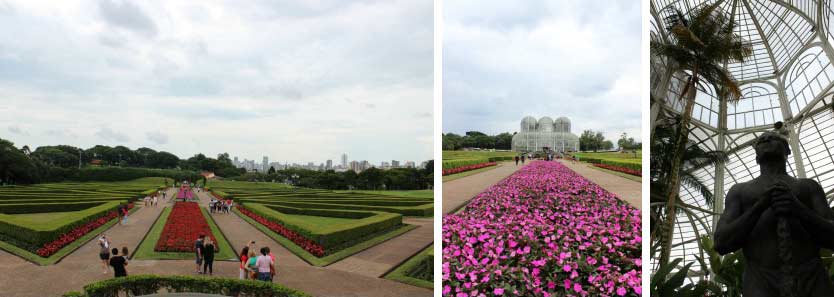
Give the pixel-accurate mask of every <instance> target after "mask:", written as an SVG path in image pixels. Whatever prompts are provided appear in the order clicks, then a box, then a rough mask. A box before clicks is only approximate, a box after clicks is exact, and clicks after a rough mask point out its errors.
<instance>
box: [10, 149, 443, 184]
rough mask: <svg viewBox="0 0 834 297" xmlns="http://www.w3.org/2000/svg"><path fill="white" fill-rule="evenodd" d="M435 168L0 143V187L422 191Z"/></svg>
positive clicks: (431, 164)
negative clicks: (266, 166)
mask: <svg viewBox="0 0 834 297" xmlns="http://www.w3.org/2000/svg"><path fill="white" fill-rule="evenodd" d="M79 160H80V164H79ZM93 160H99V161H97V163H100V165H99V166H91V165H90V163H91V161H93ZM433 166H434V165H433V162H432V161H429V162H428V165H427V166H426V167H425V168H419V169H417V168H396V169H391V170H380V169H377V168H370V169H367V170H365V171H362V172H360V173H358V174H357V173H355V172H353V171H345V172H335V171H333V170H328V171H315V170H305V169H296V168H291V169H285V170H275V169H274V168H270V170H269V172H268V173H258V172H246V170H245V169H243V168H236V167H235V166H234V165H233V164H232V160H231V158H229V154H228V153H222V154H219V155H217V158H211V157H207V156H205V155H204V154H202V153H199V154H196V155H194V156H192V157H190V158H188V159H185V160H183V159H180V158H179V157H177V156H176V155H174V154H171V153H168V152H164V151H155V150H153V149H150V148H145V147H143V148H139V149H136V150H131V149H129V148H127V147H124V146H116V147H108V146H104V145H96V146H94V147H92V148H89V149H86V150H85V149H81V148H77V147H73V146H69V145H55V146H42V147H38V148H37V149H35V150H34V151H31V150H30V149H29V147H28V146H23V147H21V148H17V147H15V145H14V143H12V142H11V141H8V140H4V139H0V185H5V184H33V183H41V182H60V181H66V180H73V181H93V180H97V181H118V180H130V179H135V178H139V177H146V176H163V177H169V178H172V179H174V180H190V181H197V180H199V179H200V178H201V177H200V174H199V172H200V171H211V172H214V173H215V175H217V176H221V177H224V178H229V179H233V180H242V181H269V182H281V183H290V184H294V185H297V186H301V187H308V188H319V189H332V190H342V189H362V190H365V189H366V190H381V189H389V190H418V189H427V188H429V187H430V185H431V184H432V183H433V180H434V179H433V175H432V169H433Z"/></svg>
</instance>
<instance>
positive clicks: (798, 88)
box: [785, 46, 834, 115]
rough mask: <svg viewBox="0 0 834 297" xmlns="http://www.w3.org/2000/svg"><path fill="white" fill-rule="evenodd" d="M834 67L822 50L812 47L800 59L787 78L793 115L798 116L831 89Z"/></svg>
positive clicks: (787, 93)
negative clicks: (826, 90) (825, 91)
mask: <svg viewBox="0 0 834 297" xmlns="http://www.w3.org/2000/svg"><path fill="white" fill-rule="evenodd" d="M832 79H834V67H832V66H831V61H830V60H829V59H828V56H826V54H825V52H824V51H823V50H822V48H820V47H818V46H815V47H811V48H809V49H808V50H806V51H805V52H803V53H802V55H801V56H800V57H799V59H798V60H797V61H796V62H795V63H794V64H793V66H792V67H791V69H790V71H788V74H787V76H786V77H785V85H786V88H785V94H786V96H787V98H788V105H790V107H791V114H792V115H796V114H798V113H799V112H800V111H801V110H802V109H803V108H805V106H807V105H808V104H810V103H811V102H813V100H814V99H815V98H816V97H817V95H818V94H821V93H822V92H823V90H825V89H826V88H828V87H829V84H831V82H832Z"/></svg>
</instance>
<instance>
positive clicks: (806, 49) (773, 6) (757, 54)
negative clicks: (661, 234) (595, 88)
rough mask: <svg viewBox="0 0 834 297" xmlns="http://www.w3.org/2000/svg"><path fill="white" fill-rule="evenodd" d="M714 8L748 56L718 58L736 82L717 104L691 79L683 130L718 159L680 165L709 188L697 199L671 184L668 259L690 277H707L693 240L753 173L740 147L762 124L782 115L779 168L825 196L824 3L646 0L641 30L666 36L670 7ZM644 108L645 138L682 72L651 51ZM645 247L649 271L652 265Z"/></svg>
mask: <svg viewBox="0 0 834 297" xmlns="http://www.w3.org/2000/svg"><path fill="white" fill-rule="evenodd" d="M715 3H718V9H719V10H721V11H722V12H723V13H724V14H725V15H727V16H728V17H731V18H732V20H733V21H735V22H736V24H737V25H736V28H735V31H736V32H735V33H736V34H738V35H739V36H741V38H742V39H743V40H744V41H745V42H747V43H748V45H750V47H751V48H752V54H751V55H750V56H749V57H748V58H747V59H746V60H745V61H744V62H743V63H726V62H725V63H724V68H725V69H727V70H728V71H729V72H730V74H731V75H732V76H733V77H734V78H735V79H736V80H737V81H738V83H739V86H740V89H741V99H740V100H739V101H738V102H736V103H729V104H727V103H723V104H722V103H721V101H720V100H718V96H717V95H716V91H715V89H714V86H712V85H709V84H705V83H704V84H700V85H698V88H697V96H696V100H695V105H694V108H693V110H692V123H691V124H690V127H691V128H692V130H691V132H690V134H689V138H690V145H692V144H693V143H694V144H695V145H698V146H700V147H701V148H702V149H703V150H705V151H723V152H726V153H727V154H728V158H729V159H728V161H726V162H719V163H717V165H709V166H702V167H694V168H685V170H690V171H691V173H692V175H694V176H695V177H697V178H698V179H699V180H700V181H701V182H703V184H704V185H706V186H707V187H708V188H709V189H710V190H711V191H712V193H713V198H714V199H713V201H712V203H707V202H706V200H705V199H704V195H703V193H702V192H701V191H698V190H696V189H693V188H692V187H690V186H687V185H686V184H684V185H681V190H680V200H679V201H681V202H682V203H684V204H685V205H686V208H687V210H686V211H681V212H679V213H677V215H676V224H675V227H674V238H673V241H672V250H671V256H670V259H675V258H682V259H683V263H689V262H695V264H694V265H693V266H692V268H691V269H690V273H689V276H690V279H693V278H694V279H697V278H705V277H708V273H706V272H705V269H704V267H701V265H699V264H698V260H697V258H696V256H698V257H704V256H705V251H704V250H703V249H702V248H701V246H700V244H699V242H698V238H699V237H700V236H701V235H711V234H712V232H713V228H714V226H715V224H716V222H717V220H718V215H719V214H720V213H721V212H722V210H723V206H724V199H723V198H724V196H725V195H726V193H727V191H728V190H729V189H730V187H731V186H732V185H733V184H736V183H739V182H744V181H747V180H751V179H753V178H754V177H755V176H757V175H758V173H759V168H758V165H757V164H756V160H755V152H754V151H753V148H752V147H751V146H750V145H749V144H750V143H751V140H753V139H755V138H756V137H757V136H758V135H760V134H761V133H762V132H764V131H767V130H771V129H773V124H774V123H775V122H777V121H783V122H784V123H785V124H786V126H787V127H788V129H789V131H790V135H791V137H790V139H791V140H790V146H791V151H792V155H791V156H790V157H789V161H788V163H789V164H788V166H789V168H788V171H789V174H792V175H793V176H795V177H802V178H812V179H814V180H816V181H817V182H819V183H820V184H821V185H822V187H823V188H824V190H825V191H826V195H827V196H828V197H829V202H831V200H832V196H834V195H832V194H834V112H833V111H834V109H833V108H832V106H834V105H832V97H834V90H832V86H834V66H832V64H831V61H832V59H834V49H833V48H832V44H834V32H832V29H831V28H829V27H830V19H831V18H834V7H832V5H834V4H832V3H831V1H828V0H821V1H812V0H793V1H790V0H785V1H767V0H723V1H722V0H718V1H688V0H652V1H651V14H650V16H649V17H650V24H651V29H650V30H651V33H650V35H651V38H652V40H654V41H657V42H662V43H669V42H672V40H671V39H672V38H673V37H672V36H671V35H670V34H669V32H668V29H667V28H668V27H669V26H668V24H667V22H668V20H669V19H670V18H674V14H675V9H678V10H680V11H682V12H683V13H684V14H687V13H688V12H690V11H692V10H693V9H695V8H698V7H701V6H703V5H711V4H715ZM650 62H651V68H650V69H651V94H652V98H653V100H652V101H653V102H652V107H651V119H652V126H651V131H652V135H653V136H654V133H655V128H656V126H657V125H658V119H660V118H662V117H664V116H669V115H676V114H680V113H681V112H682V110H683V104H684V103H683V102H684V101H682V100H679V99H678V98H680V97H681V92H682V91H683V90H682V88H683V86H684V84H685V83H686V81H687V79H688V77H689V75H688V72H684V71H681V70H677V69H676V66H675V65H673V64H674V63H673V62H670V61H668V60H665V59H664V58H661V57H659V56H656V55H654V54H653V55H652V57H651V61H650ZM655 256H656V254H654V252H653V254H652V269H653V271H655V270H656V269H657V265H658V263H657V262H658V261H657V259H656V258H655Z"/></svg>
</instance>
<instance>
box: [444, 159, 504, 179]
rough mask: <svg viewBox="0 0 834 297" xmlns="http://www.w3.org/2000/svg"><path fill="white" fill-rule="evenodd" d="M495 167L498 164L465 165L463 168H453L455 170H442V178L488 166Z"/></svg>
mask: <svg viewBox="0 0 834 297" xmlns="http://www.w3.org/2000/svg"><path fill="white" fill-rule="evenodd" d="M495 165H498V162H485V163H478V164H472V165H465V166H460V167H455V168H449V169H443V176H447V175H452V174H457V173H461V172H466V171H470V170H476V169H481V168H485V167H489V166H495Z"/></svg>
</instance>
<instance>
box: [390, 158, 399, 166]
mask: <svg viewBox="0 0 834 297" xmlns="http://www.w3.org/2000/svg"><path fill="white" fill-rule="evenodd" d="M391 168H400V161H397V160H391Z"/></svg>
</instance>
